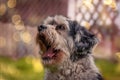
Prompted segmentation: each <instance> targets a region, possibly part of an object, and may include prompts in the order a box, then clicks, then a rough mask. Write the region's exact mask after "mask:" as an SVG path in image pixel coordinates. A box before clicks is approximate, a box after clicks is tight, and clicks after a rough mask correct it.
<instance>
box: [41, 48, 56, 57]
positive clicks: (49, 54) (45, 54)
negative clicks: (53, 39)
mask: <svg viewBox="0 0 120 80" xmlns="http://www.w3.org/2000/svg"><path fill="white" fill-rule="evenodd" d="M54 55H55V54H54V53H53V49H52V48H49V49H48V50H47V51H46V52H45V53H44V54H43V57H50V58H52V57H53V56H54Z"/></svg>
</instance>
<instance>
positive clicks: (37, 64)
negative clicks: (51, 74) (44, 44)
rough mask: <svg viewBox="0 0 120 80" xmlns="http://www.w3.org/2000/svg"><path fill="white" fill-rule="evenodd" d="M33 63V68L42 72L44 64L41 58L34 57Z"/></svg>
mask: <svg viewBox="0 0 120 80" xmlns="http://www.w3.org/2000/svg"><path fill="white" fill-rule="evenodd" d="M32 64H33V69H34V71H35V72H42V71H43V66H42V64H41V62H40V59H36V58H33V60H32Z"/></svg>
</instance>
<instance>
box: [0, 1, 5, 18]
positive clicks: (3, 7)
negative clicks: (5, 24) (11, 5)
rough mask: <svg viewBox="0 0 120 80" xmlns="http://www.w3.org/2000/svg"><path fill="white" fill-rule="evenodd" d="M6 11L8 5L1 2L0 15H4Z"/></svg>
mask: <svg viewBox="0 0 120 80" xmlns="http://www.w3.org/2000/svg"><path fill="white" fill-rule="evenodd" d="M5 12H6V6H5V4H3V3H2V4H0V16H2V15H4V14H5Z"/></svg>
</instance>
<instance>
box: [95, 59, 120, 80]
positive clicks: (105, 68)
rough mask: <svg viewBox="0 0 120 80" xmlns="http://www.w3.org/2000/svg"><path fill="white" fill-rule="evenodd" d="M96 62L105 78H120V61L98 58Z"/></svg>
mask: <svg viewBox="0 0 120 80" xmlns="http://www.w3.org/2000/svg"><path fill="white" fill-rule="evenodd" d="M96 64H97V66H98V67H99V69H100V71H101V73H102V75H103V77H104V79H105V80H120V63H114V62H111V61H109V60H104V59H97V60H96Z"/></svg>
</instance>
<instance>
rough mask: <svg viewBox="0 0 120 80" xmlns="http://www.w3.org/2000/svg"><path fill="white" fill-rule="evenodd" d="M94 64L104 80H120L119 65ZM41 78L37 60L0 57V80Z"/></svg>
mask: <svg viewBox="0 0 120 80" xmlns="http://www.w3.org/2000/svg"><path fill="white" fill-rule="evenodd" d="M96 64H97V66H98V67H99V69H100V71H101V73H102V74H103V76H104V79H105V80H120V64H117V63H113V62H110V61H107V60H100V59H97V60H96ZM43 76H44V69H43V67H42V65H41V63H40V60H39V59H35V58H32V57H25V58H22V59H19V60H12V59H10V58H7V57H0V80H43Z"/></svg>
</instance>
